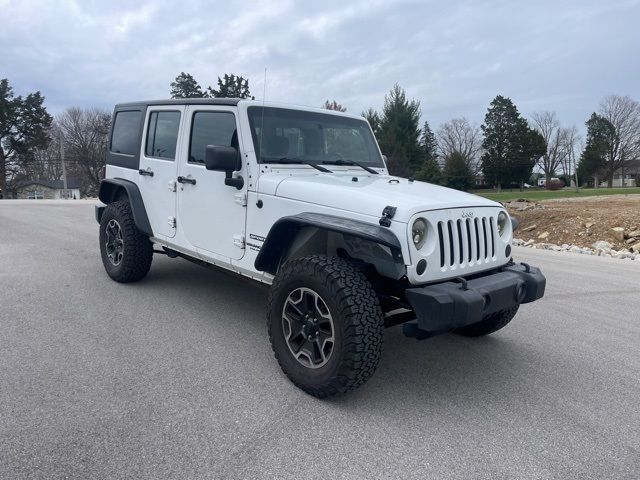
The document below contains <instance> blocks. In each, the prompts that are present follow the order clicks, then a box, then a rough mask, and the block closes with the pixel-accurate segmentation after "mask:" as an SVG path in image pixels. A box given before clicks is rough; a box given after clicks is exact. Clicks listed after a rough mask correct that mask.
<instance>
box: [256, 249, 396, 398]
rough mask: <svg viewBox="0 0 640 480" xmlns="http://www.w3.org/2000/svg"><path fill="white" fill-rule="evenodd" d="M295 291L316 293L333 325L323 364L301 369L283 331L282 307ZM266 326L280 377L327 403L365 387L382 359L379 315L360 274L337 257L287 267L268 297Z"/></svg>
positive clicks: (381, 318)
mask: <svg viewBox="0 0 640 480" xmlns="http://www.w3.org/2000/svg"><path fill="white" fill-rule="evenodd" d="M299 288H307V289H311V290H313V291H314V292H316V293H317V294H318V295H319V296H320V297H321V298H322V300H323V301H324V303H325V304H326V307H327V308H328V310H329V312H330V314H331V316H332V319H333V324H334V336H335V342H334V344H333V350H332V352H331V355H330V356H329V358H328V360H327V361H326V364H324V365H322V366H320V367H317V368H308V367H305V366H304V365H302V364H301V363H300V362H299V361H298V360H297V359H296V358H295V357H294V355H293V353H292V352H291V350H290V348H289V345H288V344H287V340H286V338H285V337H286V334H285V332H284V328H283V319H282V318H283V308H284V305H285V301H287V298H288V297H289V295H290V294H291V293H292V292H294V291H295V290H296V289H299ZM267 325H268V330H269V339H270V341H271V347H272V348H273V352H274V355H275V357H276V359H277V360H278V363H279V364H280V367H281V368H282V370H283V372H284V373H285V375H286V376H287V377H288V378H289V379H290V380H291V382H293V383H294V384H295V385H296V386H297V387H299V388H300V389H302V390H304V391H305V392H307V393H308V394H310V395H313V396H315V397H319V398H326V397H330V396H333V395H338V394H342V393H345V392H347V391H349V390H353V389H355V388H357V387H359V386H360V385H362V384H364V383H365V382H366V381H367V380H368V379H369V377H371V375H373V373H374V372H375V370H376V368H377V366H378V363H379V362H380V357H381V354H382V341H383V332H384V316H383V314H382V310H381V308H380V304H379V302H378V297H377V296H376V294H375V292H374V290H373V287H372V286H371V284H370V283H369V281H368V280H367V279H366V277H365V276H364V274H363V273H362V272H361V271H360V270H358V269H357V268H355V267H354V266H353V265H352V264H350V263H349V262H348V261H346V260H344V259H341V258H338V257H328V256H325V255H310V256H307V257H303V258H297V259H293V260H290V261H288V262H286V263H285V264H284V265H282V267H281V268H280V270H279V272H278V274H277V275H276V277H275V279H274V281H273V284H272V286H271V289H270V292H269V305H268V317H267Z"/></svg>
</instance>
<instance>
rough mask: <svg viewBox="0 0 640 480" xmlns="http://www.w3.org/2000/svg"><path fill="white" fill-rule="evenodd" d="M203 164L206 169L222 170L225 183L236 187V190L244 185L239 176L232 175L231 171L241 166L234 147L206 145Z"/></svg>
mask: <svg viewBox="0 0 640 480" xmlns="http://www.w3.org/2000/svg"><path fill="white" fill-rule="evenodd" d="M204 164H205V168H206V169H207V170H214V171H216V172H224V173H225V179H224V184H225V185H229V186H230V187H236V188H237V189H238V190H240V189H241V188H242V187H243V186H244V179H243V178H242V177H241V176H238V177H233V172H235V171H237V170H240V168H241V164H240V155H239V154H238V150H236V149H235V148H234V147H220V146H217V145H207V149H206V152H205V160H204Z"/></svg>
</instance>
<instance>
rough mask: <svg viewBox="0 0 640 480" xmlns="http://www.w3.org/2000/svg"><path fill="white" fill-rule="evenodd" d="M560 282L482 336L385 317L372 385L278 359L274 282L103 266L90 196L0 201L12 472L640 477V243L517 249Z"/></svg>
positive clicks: (0, 465) (3, 446)
mask: <svg viewBox="0 0 640 480" xmlns="http://www.w3.org/2000/svg"><path fill="white" fill-rule="evenodd" d="M515 254H516V257H517V258H518V259H521V260H526V261H528V262H530V263H532V264H536V265H539V266H541V267H542V268H543V270H544V272H545V274H546V275H547V278H548V288H547V296H546V297H545V298H544V299H543V300H541V301H539V302H537V303H535V304H532V305H529V306H524V307H523V308H522V309H521V311H520V313H519V314H518V316H517V317H516V319H515V320H514V321H513V322H512V323H511V324H510V325H509V326H507V327H506V328H505V329H504V330H502V331H501V332H499V333H497V334H495V335H493V336H490V337H487V338H482V339H467V338H462V337H458V336H455V335H446V336H442V337H437V338H433V339H430V340H426V341H416V340H413V339H408V338H404V337H403V335H402V333H401V330H400V328H397V327H396V328H393V329H390V330H387V332H386V334H387V335H386V339H385V352H384V358H383V361H382V363H381V365H380V368H379V370H378V371H377V373H376V375H375V376H374V377H373V378H372V379H371V381H369V383H367V384H366V385H365V386H364V387H363V388H361V389H359V390H358V391H356V392H354V393H352V394H349V395H347V396H344V397H341V398H338V399H333V400H329V401H326V400H325V401H322V400H316V399H314V398H312V397H309V396H307V395H306V394H304V393H302V392H301V391H299V390H297V389H296V388H295V387H294V386H293V385H292V384H290V383H289V382H288V381H287V379H286V378H285V377H284V375H283V374H282V373H281V372H280V370H279V368H278V365H277V363H276V361H275V360H274V358H273V356H272V353H271V349H270V346H269V343H268V339H267V335H266V327H265V303H266V290H265V289H264V288H262V287H258V286H254V285H252V284H250V283H248V282H246V281H244V280H240V279H236V278H235V277H233V276H230V275H227V274H222V273H219V272H215V271H212V270H208V269H203V268H201V267H198V266H196V265H193V264H191V263H189V262H187V261H184V260H181V259H175V260H171V259H168V258H165V257H160V256H156V258H155V259H154V263H153V266H152V268H151V272H150V274H149V276H148V277H147V278H146V279H145V280H144V281H142V282H140V283H138V284H134V285H119V284H117V283H115V282H113V281H111V280H110V279H109V278H108V277H107V275H106V274H105V273H104V271H103V268H102V264H101V262H100V257H99V251H98V243H97V224H96V223H95V220H94V219H93V205H92V204H91V203H90V202H83V201H78V202H66V203H65V202H58V203H55V202H42V201H40V202H39V201H31V202H27V201H25V202H19V201H0V478H2V479H14V478H43V479H53V478H81V479H91V478H136V479H141V478H152V479H160V478H179V479H188V478H220V479H227V478H256V479H263V478H278V479H285V478H296V479H301V478H310V479H311V478H324V479H326V478H332V479H333V478H336V479H338V478H354V479H365V478H366V479H374V478H393V479H396V478H403V479H404V478H420V479H425V478H434V479H470V478H486V479H512V478H513V479H516V478H517V479H563V480H564V479H570V478H576V479H609V478H611V479H638V478H640V360H639V351H640V327H639V325H640V262H630V261H622V260H614V259H605V258H592V257H585V256H579V255H574V254H567V253H555V252H546V251H544V252H543V251H531V250H525V249H516V251H515Z"/></svg>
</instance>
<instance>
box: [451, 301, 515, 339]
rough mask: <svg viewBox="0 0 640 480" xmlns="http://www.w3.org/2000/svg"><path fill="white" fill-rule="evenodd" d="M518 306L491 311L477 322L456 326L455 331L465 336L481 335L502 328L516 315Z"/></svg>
mask: <svg viewBox="0 0 640 480" xmlns="http://www.w3.org/2000/svg"><path fill="white" fill-rule="evenodd" d="M518 308H520V305H516V306H515V307H511V308H508V309H506V310H500V311H499V312H495V313H492V314H491V315H487V316H486V317H485V318H483V319H482V320H481V321H479V322H478V323H472V324H471V325H467V326H466V327H462V328H458V329H457V330H455V332H456V333H457V334H459V335H463V336H465V337H481V336H483V335H489V334H491V333H494V332H497V331H498V330H500V329H501V328H504V327H505V326H506V325H507V324H508V323H509V322H510V321H511V320H512V319H513V317H515V316H516V313H518Z"/></svg>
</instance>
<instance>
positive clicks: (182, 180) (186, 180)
mask: <svg viewBox="0 0 640 480" xmlns="http://www.w3.org/2000/svg"><path fill="white" fill-rule="evenodd" d="M178 183H190V184H191V185H195V184H196V179H195V178H187V177H182V176H180V177H178Z"/></svg>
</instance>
